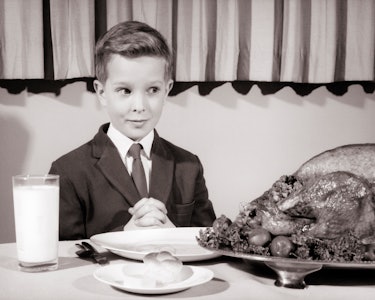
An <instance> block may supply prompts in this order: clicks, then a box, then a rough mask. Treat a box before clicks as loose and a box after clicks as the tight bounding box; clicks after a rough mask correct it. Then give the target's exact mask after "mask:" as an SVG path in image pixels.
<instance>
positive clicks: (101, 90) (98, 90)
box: [94, 79, 107, 106]
mask: <svg viewBox="0 0 375 300" xmlns="http://www.w3.org/2000/svg"><path fill="white" fill-rule="evenodd" d="M94 89H95V92H96V94H97V95H98V98H99V101H100V103H101V104H102V105H103V106H105V105H106V104H107V100H106V98H105V92H104V86H103V84H102V83H101V82H100V81H99V80H97V79H95V80H94Z"/></svg>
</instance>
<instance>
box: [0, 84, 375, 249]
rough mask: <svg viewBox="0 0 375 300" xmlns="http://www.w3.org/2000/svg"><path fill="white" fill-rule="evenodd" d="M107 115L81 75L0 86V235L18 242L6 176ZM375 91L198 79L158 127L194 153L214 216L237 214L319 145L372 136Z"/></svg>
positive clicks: (88, 133) (39, 164)
mask: <svg viewBox="0 0 375 300" xmlns="http://www.w3.org/2000/svg"><path fill="white" fill-rule="evenodd" d="M106 121H107V116H106V114H105V113H104V111H102V110H101V107H100V106H99V104H98V101H97V100H96V97H95V95H94V94H92V93H90V92H87V91H86V86H85V84H84V83H81V82H77V83H73V84H70V85H67V86H66V87H64V88H63V89H62V91H61V94H60V95H58V96H56V95H54V94H48V93H44V94H30V93H27V92H26V91H24V92H22V93H20V94H17V95H11V94H8V93H7V91H6V90H5V89H1V88H0V139H1V145H0V170H1V172H0V243H3V242H13V241H15V234H14V218H13V202H12V190H11V176H12V175H15V174H20V173H46V172H48V170H49V167H50V163H51V162H52V161H53V160H54V159H56V158H57V157H58V156H60V155H62V154H64V153H65V152H67V151H69V150H71V149H73V148H75V147H77V146H79V145H81V144H82V143H83V142H86V141H87V140H89V139H90V138H91V137H92V136H93V135H94V134H95V133H96V131H97V129H98V127H99V125H100V124H102V123H104V122H106ZM374 128H375V94H366V93H364V92H363V90H362V88H361V87H360V86H357V85H354V86H351V87H350V88H349V91H348V92H347V93H346V94H345V95H344V96H341V97H337V96H334V95H332V94H330V93H329V92H328V91H327V90H326V89H325V87H320V88H319V89H316V90H315V91H313V92H312V93H311V94H310V95H308V96H305V97H300V96H298V95H296V94H295V92H294V91H293V90H291V89H290V88H284V89H282V90H280V91H279V92H278V93H276V94H274V95H267V96H264V95H262V94H261V92H260V90H259V89H258V87H257V86H254V87H253V88H252V89H251V90H250V92H249V93H248V94H247V95H241V94H238V93H237V92H235V91H234V90H233V89H232V87H231V85H230V84H225V85H223V86H221V87H219V88H217V89H215V90H213V91H212V92H211V93H210V94H209V95H208V96H205V97H202V96H200V95H199V93H198V92H197V88H196V87H192V88H190V89H189V90H187V91H185V92H183V93H181V94H179V95H177V96H174V97H170V98H169V99H168V101H167V103H166V106H165V110H164V113H163V116H162V119H161V121H160V123H159V125H158V127H157V129H158V131H159V133H160V135H161V136H163V137H165V138H167V139H169V140H171V141H172V142H175V143H176V144H178V145H180V146H182V147H185V148H187V149H189V150H190V151H192V152H194V153H196V154H198V155H199V157H200V158H201V160H202V163H203V165H204V167H205V177H206V181H207V186H208V189H209V192H210V198H211V199H212V201H213V202H214V205H215V208H216V212H217V214H218V215H220V214H226V215H227V216H229V217H231V218H234V217H235V216H236V214H237V212H238V207H239V204H240V202H242V201H248V200H251V199H254V198H255V197H257V196H259V195H260V194H262V193H263V192H264V191H265V190H266V189H268V188H269V187H270V186H271V184H272V183H273V182H274V181H275V180H276V179H278V178H279V177H280V176H281V175H283V174H290V173H292V172H294V171H295V170H296V169H297V168H298V167H299V166H300V165H301V164H302V163H303V162H304V161H306V160H307V159H309V158H310V157H312V156H313V155H315V154H318V153H319V152H321V151H324V150H327V149H330V148H333V147H336V146H339V145H343V144H350V143H366V142H373V143H374V142H375V130H374Z"/></svg>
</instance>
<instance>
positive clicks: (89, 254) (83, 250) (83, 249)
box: [76, 242, 108, 265]
mask: <svg viewBox="0 0 375 300" xmlns="http://www.w3.org/2000/svg"><path fill="white" fill-rule="evenodd" d="M76 246H77V247H78V248H79V249H80V250H78V251H76V254H77V255H78V256H79V257H80V258H92V259H93V260H94V261H95V262H97V263H98V264H100V265H105V264H107V263H108V259H107V257H106V256H104V255H103V254H101V253H99V252H98V250H96V249H95V248H94V247H93V246H92V245H91V244H89V243H87V242H82V243H81V244H78V243H77V244H76Z"/></svg>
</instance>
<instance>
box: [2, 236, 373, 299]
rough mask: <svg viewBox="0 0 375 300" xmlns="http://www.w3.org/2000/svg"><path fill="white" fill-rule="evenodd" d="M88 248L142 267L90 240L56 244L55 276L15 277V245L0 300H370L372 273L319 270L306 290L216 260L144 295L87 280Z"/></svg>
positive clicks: (91, 267) (250, 265)
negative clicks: (207, 275) (181, 281)
mask: <svg viewBox="0 0 375 300" xmlns="http://www.w3.org/2000/svg"><path fill="white" fill-rule="evenodd" d="M82 241H87V242H90V243H91V244H93V245H94V247H95V248H97V249H98V251H99V252H100V253H102V254H103V255H105V256H106V257H107V259H108V262H109V265H115V264H141V263H143V262H142V261H139V260H134V259H129V258H125V257H122V256H119V255H117V254H115V253H112V252H109V251H108V250H106V249H104V248H102V247H100V246H98V245H95V244H94V243H92V241H90V240H78V241H60V242H59V248H58V249H59V250H58V251H59V253H58V256H59V258H58V260H59V266H58V269H57V270H55V271H47V272H39V273H28V272H23V271H20V270H19V268H18V262H17V251H16V243H2V244H0V299H7V300H9V299H38V300H42V299H48V300H50V299H65V300H66V299H78V300H84V299H105V300H108V299H139V300H141V299H150V298H152V299H183V300H189V299H195V300H198V299H199V300H205V299H215V300H220V299H257V300H261V299H288V300H293V299H304V300H308V299H314V300H317V299H325V300H329V299H340V300H345V299H350V300H353V299H358V300H366V299H375V270H374V269H355V268H344V269H341V268H323V269H321V270H319V271H317V272H314V273H312V274H309V275H307V276H306V278H305V282H306V288H303V289H293V288H287V287H278V286H276V285H275V279H276V274H275V272H274V271H273V270H272V269H270V268H269V267H267V266H266V265H265V264H264V263H262V262H256V261H249V260H247V259H242V258H238V257H230V256H225V255H222V256H219V257H214V258H211V259H207V260H200V261H191V262H184V265H189V266H197V267H203V268H207V269H209V270H211V271H212V272H213V274H214V275H213V278H212V279H211V280H209V281H208V282H205V283H202V284H200V285H197V286H192V287H190V288H188V289H185V290H182V291H179V292H174V293H166V294H161V295H144V294H138V293H132V292H128V291H124V290H122V289H118V288H116V287H112V286H111V285H108V284H106V283H103V282H101V281H99V280H97V279H96V278H95V277H94V276H93V274H94V272H95V271H96V270H98V269H99V268H104V267H105V266H103V265H99V264H98V263H95V262H94V261H93V260H91V259H82V258H79V257H78V256H77V254H76V251H77V247H76V243H80V242H82Z"/></svg>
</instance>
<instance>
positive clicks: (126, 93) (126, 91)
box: [117, 88, 132, 95]
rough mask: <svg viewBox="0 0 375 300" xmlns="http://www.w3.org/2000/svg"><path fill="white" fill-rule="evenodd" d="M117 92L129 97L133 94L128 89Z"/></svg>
mask: <svg viewBox="0 0 375 300" xmlns="http://www.w3.org/2000/svg"><path fill="white" fill-rule="evenodd" d="M117 92H118V93H120V94H121V95H129V94H131V92H132V91H131V90H129V89H127V88H121V89H118V90H117Z"/></svg>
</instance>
